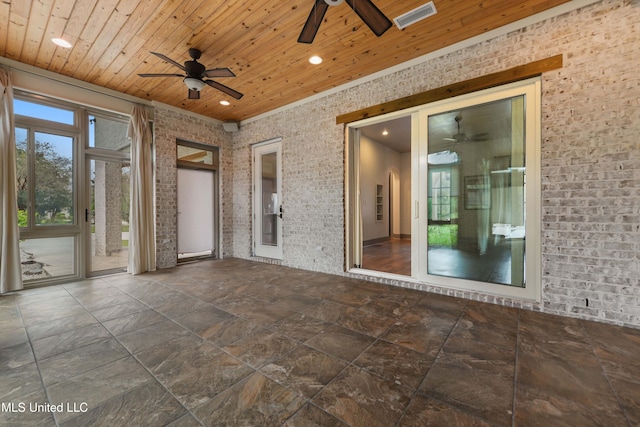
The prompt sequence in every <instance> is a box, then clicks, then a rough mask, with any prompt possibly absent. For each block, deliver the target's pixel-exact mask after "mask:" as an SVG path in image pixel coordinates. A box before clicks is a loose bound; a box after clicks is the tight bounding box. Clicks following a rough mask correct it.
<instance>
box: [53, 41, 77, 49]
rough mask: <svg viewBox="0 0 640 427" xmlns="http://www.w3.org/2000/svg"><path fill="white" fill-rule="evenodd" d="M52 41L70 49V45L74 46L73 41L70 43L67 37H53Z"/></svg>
mask: <svg viewBox="0 0 640 427" xmlns="http://www.w3.org/2000/svg"><path fill="white" fill-rule="evenodd" d="M51 41H52V42H54V43H55V44H57V45H58V46H60V47H64V48H67V49H69V48H70V47H73V45H72V44H71V43H69V42H68V41H66V40H65V39H58V38H55V39H51Z"/></svg>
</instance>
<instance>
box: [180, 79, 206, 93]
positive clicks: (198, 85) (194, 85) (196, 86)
mask: <svg viewBox="0 0 640 427" xmlns="http://www.w3.org/2000/svg"><path fill="white" fill-rule="evenodd" d="M184 83H185V84H186V85H187V87H188V88H189V90H195V91H198V92H200V91H201V90H202V88H203V87H204V82H203V81H202V80H200V79H196V78H194V77H185V79H184Z"/></svg>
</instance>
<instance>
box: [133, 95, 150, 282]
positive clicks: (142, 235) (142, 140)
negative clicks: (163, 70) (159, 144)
mask: <svg viewBox="0 0 640 427" xmlns="http://www.w3.org/2000/svg"><path fill="white" fill-rule="evenodd" d="M128 135H129V138H131V211H130V214H129V266H128V269H127V271H128V272H129V273H131V274H140V273H144V272H145V271H153V270H155V269H156V236H155V216H154V209H153V163H152V159H151V143H152V139H153V138H152V135H151V128H150V127H149V113H148V112H147V110H146V108H145V107H144V106H142V105H134V107H133V111H132V112H131V120H130V121H129V131H128Z"/></svg>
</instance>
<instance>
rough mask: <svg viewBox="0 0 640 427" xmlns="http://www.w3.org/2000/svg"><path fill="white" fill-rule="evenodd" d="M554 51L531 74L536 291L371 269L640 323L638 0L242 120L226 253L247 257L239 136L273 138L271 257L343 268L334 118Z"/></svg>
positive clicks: (247, 206) (246, 163)
mask: <svg viewBox="0 0 640 427" xmlns="http://www.w3.org/2000/svg"><path fill="white" fill-rule="evenodd" d="M557 54H563V56H564V66H563V68H562V69H560V70H556V71H552V72H549V73H545V74H544V75H543V79H542V91H543V93H542V206H541V210H542V236H541V238H542V240H541V241H542V288H543V297H542V303H541V304H533V303H522V302H520V301H515V300H509V299H507V298H497V297H492V296H487V295H482V294H474V293H470V292H458V291H451V290H447V289H442V288H438V287H434V286H430V285H428V284H416V283H411V282H402V281H392V280H380V281H382V282H385V283H390V284H393V285H397V286H406V287H412V288H417V289H424V290H428V291H431V292H438V293H446V294H451V295H457V296H461V297H464V298H470V299H476V300H481V301H488V302H493V303H497V304H503V305H510V306H518V307H524V308H529V309H534V310H542V311H546V312H551V313H556V314H561V315H566V316H573V317H580V318H587V319H594V320H600V321H606V322H611V323H617V324H624V325H628V326H635V327H639V326H640V142H639V141H640V66H639V64H640V4H638V2H637V1H627V0H624V1H623V0H604V1H602V2H599V3H596V4H594V5H591V6H588V7H585V8H583V9H580V10H577V11H573V12H570V13H567V14H565V15H562V16H559V17H556V18H552V19H549V20H547V21H545V22H542V23H538V24H535V25H531V26H529V27H527V28H524V29H522V30H518V31H514V32H512V33H510V34H507V35H503V36H500V37H496V38H495V39H493V40H490V41H487V42H483V43H479V44H477V45H474V46H471V47H468V48H465V49H461V50H459V51H457V52H454V53H451V54H447V55H445V56H442V57H439V58H436V59H432V60H429V61H428V62H425V63H422V64H420V65H416V66H413V67H411V68H409V69H406V70H403V71H400V72H397V73H395V74H392V75H388V76H384V77H381V78H379V79H377V80H375V81H372V82H369V83H365V84H362V85H359V86H357V87H353V88H350V89H348V90H345V91H343V92H341V93H337V94H331V95H328V96H326V97H323V98H321V99H318V100H313V101H310V102H308V103H306V104H304V105H301V106H297V107H296V108H293V109H290V110H286V111H282V112H278V113H275V114H273V115H271V116H268V117H264V118H261V119H259V120H255V121H249V122H248V123H246V124H243V126H242V127H241V130H240V132H239V133H238V134H235V135H234V137H233V165H234V168H233V174H232V176H233V185H234V187H233V216H232V229H233V255H234V256H237V257H241V258H250V256H251V148H250V144H253V143H256V142H260V141H264V140H267V139H271V138H274V137H282V138H283V142H282V144H283V167H284V171H283V192H284V199H283V204H284V209H285V225H284V228H283V230H284V238H283V240H284V260H283V262H282V263H283V264H284V265H288V266H292V267H299V268H304V269H308V270H317V271H323V272H327V273H335V274H344V234H345V230H344V227H345V219H344V176H345V167H344V135H343V127H342V126H341V125H336V124H335V117H336V116H337V115H340V114H344V113H348V112H351V111H354V110H358V109H361V108H364V107H368V106H371V105H375V104H378V103H382V102H385V101H389V100H393V99H397V98H401V97H404V96H407V95H411V94H414V93H418V92H422V91H426V90H429V89H432V88H437V87H440V86H443V85H446V84H450V83H454V82H458V81H462V80H467V79H470V78H473V77H477V76H481V75H485V74H488V73H492V72H496V71H500V70H504V69H507V68H510V67H513V66H517V65H521V64H525V63H528V62H531V61H535V60H538V59H542V58H546V57H550V56H553V55H557ZM227 219H228V218H227ZM319 248H320V250H318V249H319ZM587 299H588V300H589V304H588V307H587Z"/></svg>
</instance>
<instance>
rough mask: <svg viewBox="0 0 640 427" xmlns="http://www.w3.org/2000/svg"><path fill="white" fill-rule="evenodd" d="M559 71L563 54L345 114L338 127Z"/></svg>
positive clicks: (340, 117) (338, 117) (338, 121)
mask: <svg viewBox="0 0 640 427" xmlns="http://www.w3.org/2000/svg"><path fill="white" fill-rule="evenodd" d="M558 68H562V54H560V55H556V56H552V57H549V58H545V59H541V60H539V61H535V62H530V63H528V64H525V65H519V66H517V67H513V68H509V69H508V70H504V71H498V72H496V73H492V74H487V75H486V76H481V77H476V78H474V79H470V80H465V81H462V82H458V83H453V84H450V85H447V86H442V87H439V88H436V89H431V90H428V91H426V92H422V93H417V94H415V95H410V96H407V97H404V98H400V99H396V100H394V101H389V102H385V103H383V104H378V105H374V106H372V107H367V108H364V109H362V110H359V111H354V112H352V113H347V114H342V115H340V116H337V117H336V124H344V123H351V122H355V121H358V120H363V119H367V118H369V117H376V116H381V115H383V114H388V113H392V112H394V111H400V110H404V109H406V108H412V107H417V106H420V105H425V104H429V103H432V102H435V101H441V100H443V99H448V98H453V97H456V96H459V95H465V94H468V93H472V92H477V91H480V90H484V89H489V88H492V87H496V86H501V85H504V84H508V83H513V82H517V81H520V80H526V79H529V78H532V77H536V76H539V75H541V74H542V73H544V72H547V71H551V70H555V69H558Z"/></svg>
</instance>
